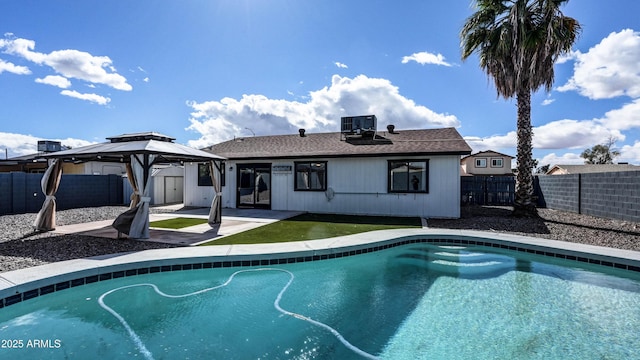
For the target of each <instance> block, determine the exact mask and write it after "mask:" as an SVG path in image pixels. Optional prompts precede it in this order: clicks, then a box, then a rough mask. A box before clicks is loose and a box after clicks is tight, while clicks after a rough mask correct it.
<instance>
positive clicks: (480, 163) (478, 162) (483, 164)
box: [476, 159, 487, 168]
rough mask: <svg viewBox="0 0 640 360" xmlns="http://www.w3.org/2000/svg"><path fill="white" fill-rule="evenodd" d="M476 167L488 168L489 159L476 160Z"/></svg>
mask: <svg viewBox="0 0 640 360" xmlns="http://www.w3.org/2000/svg"><path fill="white" fill-rule="evenodd" d="M476 167H477V168H478V167H487V159H476Z"/></svg>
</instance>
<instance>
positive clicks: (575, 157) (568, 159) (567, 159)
mask: <svg viewBox="0 0 640 360" xmlns="http://www.w3.org/2000/svg"><path fill="white" fill-rule="evenodd" d="M582 164H584V159H583V158H581V157H580V154H575V153H565V154H562V155H556V154H555V153H551V154H548V155H545V156H544V157H543V158H542V159H538V165H539V166H544V165H551V166H553V165H582Z"/></svg>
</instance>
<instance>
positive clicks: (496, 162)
mask: <svg viewBox="0 0 640 360" xmlns="http://www.w3.org/2000/svg"><path fill="white" fill-rule="evenodd" d="M491 167H500V168H501V167H502V159H491Z"/></svg>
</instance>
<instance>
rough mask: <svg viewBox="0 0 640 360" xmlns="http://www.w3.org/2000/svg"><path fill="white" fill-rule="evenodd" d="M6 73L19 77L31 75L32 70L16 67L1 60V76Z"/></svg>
mask: <svg viewBox="0 0 640 360" xmlns="http://www.w3.org/2000/svg"><path fill="white" fill-rule="evenodd" d="M0 47H1V46H0ZM5 71H6V72H10V73H12V74H17V75H29V74H31V70H29V68H28V67H26V66H20V65H15V64H12V63H10V62H7V61H4V60H2V59H0V74H2V73H3V72H5Z"/></svg>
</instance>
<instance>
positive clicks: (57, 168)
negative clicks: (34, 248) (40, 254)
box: [33, 160, 62, 231]
mask: <svg viewBox="0 0 640 360" xmlns="http://www.w3.org/2000/svg"><path fill="white" fill-rule="evenodd" d="M61 176H62V161H61V160H53V162H52V163H51V165H49V167H48V168H47V171H45V172H44V175H43V176H42V180H40V186H41V187H42V193H43V194H44V195H45V199H44V203H43V204H42V209H40V211H39V212H38V215H37V216H36V220H35V221H34V222H33V227H34V228H35V229H36V230H37V231H50V230H54V229H55V228H56V197H55V194H56V192H57V191H58V186H59V185H60V177H61Z"/></svg>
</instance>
